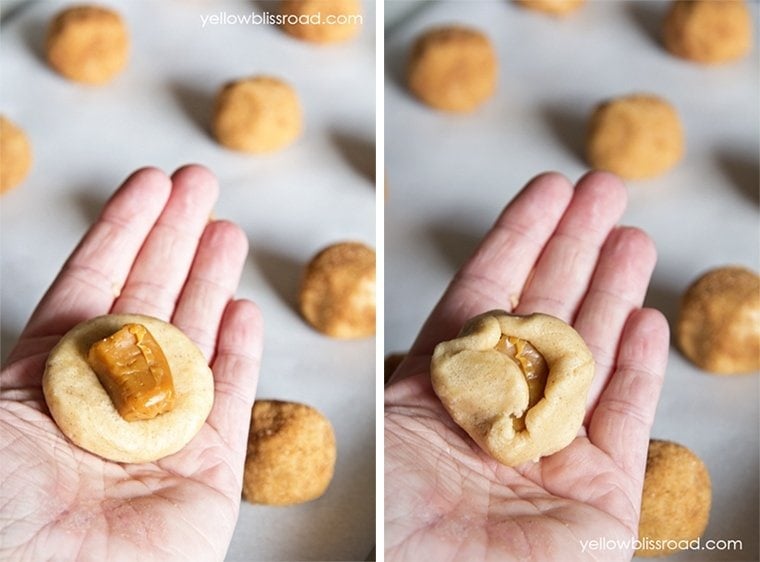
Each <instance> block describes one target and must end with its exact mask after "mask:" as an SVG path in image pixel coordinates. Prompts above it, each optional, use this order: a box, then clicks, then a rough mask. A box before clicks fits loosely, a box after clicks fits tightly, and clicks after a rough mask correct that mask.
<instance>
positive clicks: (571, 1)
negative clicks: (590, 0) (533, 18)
mask: <svg viewBox="0 0 760 562" xmlns="http://www.w3.org/2000/svg"><path fill="white" fill-rule="evenodd" d="M585 1H586V0H517V3H518V4H520V5H521V6H523V7H525V8H528V9H530V10H537V11H539V12H546V13H547V14H552V15H554V16H564V15H566V14H569V13H570V12H574V11H575V10H577V9H578V8H580V7H581V6H582V5H583V3H584V2H585Z"/></svg>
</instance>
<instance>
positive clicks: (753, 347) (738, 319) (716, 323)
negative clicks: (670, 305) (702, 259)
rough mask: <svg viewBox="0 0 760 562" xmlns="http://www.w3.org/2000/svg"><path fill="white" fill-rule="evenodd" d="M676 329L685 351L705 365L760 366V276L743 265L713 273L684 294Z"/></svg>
mask: <svg viewBox="0 0 760 562" xmlns="http://www.w3.org/2000/svg"><path fill="white" fill-rule="evenodd" d="M675 332H676V333H675V336H676V342H677V344H678V347H679V349H680V350H681V352H682V353H683V354H684V355H685V356H686V357H687V358H688V359H689V360H690V361H692V362H693V363H694V364H695V365H697V367H699V368H700V369H704V370H705V371H710V372H711V373H718V374H738V373H750V372H753V371H758V370H760V276H758V275H757V273H755V272H754V271H751V270H749V269H745V268H743V267H719V268H716V269H713V270H710V271H708V272H707V273H705V274H704V275H702V276H701V277H699V279H697V280H696V281H694V282H693V283H692V284H691V285H690V286H689V288H688V289H687V290H686V292H685V293H684V295H683V298H682V299H681V309H680V312H679V315H678V320H677V323H676V330H675Z"/></svg>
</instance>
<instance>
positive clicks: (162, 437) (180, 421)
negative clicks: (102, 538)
mask: <svg viewBox="0 0 760 562" xmlns="http://www.w3.org/2000/svg"><path fill="white" fill-rule="evenodd" d="M128 323H137V324H142V325H143V326H145V327H146V328H147V329H148V331H149V332H150V333H151V334H152V335H153V337H154V338H155V340H156V341H157V342H158V345H159V346H160V347H161V349H162V350H163V352H164V355H165V356H166V360H167V362H168V364H169V367H170V369H171V372H172V378H173V380H174V390H175V404H174V408H173V409H172V410H171V411H169V412H166V413H163V414H160V415H159V416H158V417H155V418H153V419H150V420H140V421H132V422H129V421H126V420H125V419H124V418H122V417H121V416H120V415H119V413H118V412H117V411H116V408H115V407H114V405H113V402H111V399H110V397H109V396H108V394H107V392H106V390H105V389H104V388H103V386H102V385H101V384H100V381H99V380H98V377H97V375H96V374H95V371H93V370H92V368H91V367H90V365H89V363H88V362H87V353H88V351H89V349H90V346H91V345H92V344H93V343H95V342H96V341H98V340H101V339H103V338H105V337H108V336H110V335H111V334H113V333H114V332H116V331H117V330H118V329H119V328H121V327H122V326H123V325H124V324H128ZM42 390H43V392H44V394H45V400H46V402H47V405H48V408H49V409H50V414H51V415H52V416H53V419H54V420H55V422H56V424H58V427H59V428H60V429H61V431H62V432H63V434H64V435H66V437H68V438H69V439H70V440H71V441H72V442H74V443H75V444H76V445H78V446H79V447H81V448H82V449H85V450H87V451H90V452H91V453H94V454H96V455H99V456H101V457H103V458H105V459H108V460H112V461H117V462H127V463H141V462H152V461H155V460H158V459H160V458H163V457H166V456H168V455H171V454H173V453H176V452H177V451H179V450H180V449H182V448H183V447H184V446H185V445H187V443H189V442H190V440H191V439H192V438H193V437H195V435H196V434H197V433H198V431H199V430H200V429H201V427H202V426H203V423H204V422H205V421H206V418H207V417H208V415H209V412H210V411H211V407H212V405H213V403H214V378H213V375H212V373H211V369H210V368H209V366H208V363H207V361H206V359H205V358H204V357H203V354H202V353H201V351H200V350H199V349H198V347H197V346H196V345H195V344H194V343H193V342H192V341H191V340H190V339H189V338H188V337H187V336H186V335H185V334H183V333H182V332H181V331H180V330H179V329H178V328H176V327H174V326H172V325H171V324H168V323H166V322H163V321H161V320H158V319H156V318H151V317H148V316H141V315H135V314H117V315H106V316H99V317H97V318H93V319H92V320H88V321H86V322H83V323H81V324H79V325H77V326H75V327H74V328H72V329H71V330H70V331H69V332H67V333H66V335H64V336H63V338H61V341H60V342H59V343H58V345H56V346H55V347H54V348H53V350H52V351H51V352H50V355H49V356H48V360H47V364H46V367H45V373H44V375H43V377H42Z"/></svg>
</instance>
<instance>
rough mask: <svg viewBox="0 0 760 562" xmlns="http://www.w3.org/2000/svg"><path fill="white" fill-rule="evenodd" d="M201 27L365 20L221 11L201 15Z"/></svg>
mask: <svg viewBox="0 0 760 562" xmlns="http://www.w3.org/2000/svg"><path fill="white" fill-rule="evenodd" d="M199 17H200V19H201V27H206V26H207V25H283V24H290V25H294V24H301V25H345V24H358V25H362V24H363V23H364V19H363V17H362V15H361V14H338V15H335V14H327V15H324V16H323V15H322V14H321V13H320V12H317V13H316V14H300V15H296V14H273V13H271V12H262V13H256V12H248V13H245V14H234V13H230V12H225V11H220V12H216V13H213V14H200V16H199Z"/></svg>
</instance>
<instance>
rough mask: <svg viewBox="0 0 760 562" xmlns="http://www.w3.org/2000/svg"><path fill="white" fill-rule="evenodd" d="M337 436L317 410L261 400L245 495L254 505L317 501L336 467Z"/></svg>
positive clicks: (256, 405)
mask: <svg viewBox="0 0 760 562" xmlns="http://www.w3.org/2000/svg"><path fill="white" fill-rule="evenodd" d="M335 457H336V450H335V434H334V433H333V429H332V425H330V421H329V420H328V419H327V418H326V417H325V416H323V415H322V414H321V413H320V412H318V411H317V410H315V409H314V408H312V407H310V406H307V405H305V404H297V403H295V402H282V401H279V400H257V401H256V402H255V403H254V405H253V412H252V414H251V430H250V433H249V434H248V453H247V455H246V458H245V473H244V476H243V498H244V499H245V500H247V501H249V502H251V503H262V504H267V505H293V504H297V503H303V502H307V501H311V500H314V499H317V498H318V497H320V496H321V495H322V494H324V493H325V490H327V487H328V486H329V485H330V480H332V477H333V471H334V469H335Z"/></svg>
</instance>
